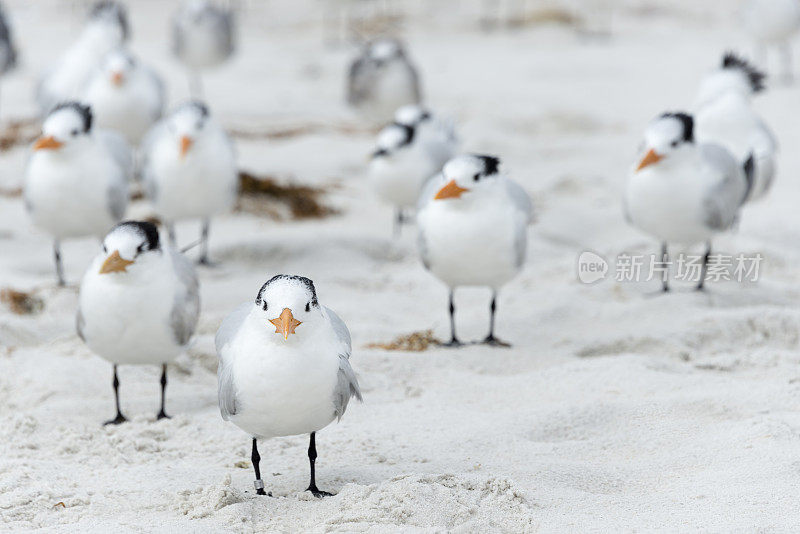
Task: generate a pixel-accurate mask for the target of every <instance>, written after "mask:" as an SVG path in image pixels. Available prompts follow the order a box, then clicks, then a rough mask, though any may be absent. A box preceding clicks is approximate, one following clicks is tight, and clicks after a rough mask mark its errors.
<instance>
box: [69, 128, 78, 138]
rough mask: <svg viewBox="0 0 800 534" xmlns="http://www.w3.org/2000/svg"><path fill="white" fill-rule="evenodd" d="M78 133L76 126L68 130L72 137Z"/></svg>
mask: <svg viewBox="0 0 800 534" xmlns="http://www.w3.org/2000/svg"><path fill="white" fill-rule="evenodd" d="M79 133H80V132H79V131H78V129H77V128H76V129H74V130H72V131H71V132H70V134H71V135H72V137H75V136H76V135H78V134H79Z"/></svg>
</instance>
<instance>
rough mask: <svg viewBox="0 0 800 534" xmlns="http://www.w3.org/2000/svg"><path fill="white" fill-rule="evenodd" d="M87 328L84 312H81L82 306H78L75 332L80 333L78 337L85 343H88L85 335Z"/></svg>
mask: <svg viewBox="0 0 800 534" xmlns="http://www.w3.org/2000/svg"><path fill="white" fill-rule="evenodd" d="M85 327H86V320H85V319H84V318H83V312H82V311H81V307H80V305H78V312H77V313H76V314H75V331H76V332H77V333H78V337H79V338H81V339H82V340H83V341H86V336H85V335H84V333H83V329H84V328H85Z"/></svg>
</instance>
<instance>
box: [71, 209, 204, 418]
mask: <svg viewBox="0 0 800 534" xmlns="http://www.w3.org/2000/svg"><path fill="white" fill-rule="evenodd" d="M78 302H79V304H78V312H77V319H76V325H77V330H78V335H79V336H80V338H81V339H83V340H84V341H85V342H86V344H87V345H88V346H89V348H90V349H91V350H92V352H94V353H95V354H97V355H98V356H100V357H102V358H104V359H106V360H108V361H109V362H111V363H112V364H113V365H114V380H113V386H114V400H115V404H116V409H117V415H116V417H115V418H114V419H111V420H110V421H107V422H106V424H119V423H122V422H124V421H126V418H125V416H124V415H122V411H121V410H120V403H119V378H118V376H117V366H118V365H128V364H134V365H160V366H161V410H160V411H159V413H158V416H157V418H158V419H163V418H165V417H169V416H168V415H167V414H166V412H165V411H164V404H165V394H166V387H167V364H168V363H170V362H171V361H173V360H174V359H175V358H176V357H177V356H178V355H179V354H180V353H181V352H182V351H183V350H185V348H186V346H187V344H188V343H189V340H190V339H191V337H192V334H193V333H194V331H195V328H196V326H197V319H198V317H199V314H200V296H199V289H198V282H197V276H196V274H195V272H194V268H193V267H192V264H191V262H190V261H189V260H187V259H186V258H185V257H184V256H183V255H182V254H181V253H180V252H178V251H176V250H175V249H173V248H167V247H163V246H162V245H161V241H160V239H159V236H158V230H157V229H156V227H155V226H154V225H153V224H152V223H148V222H138V221H127V222H123V223H120V224H118V225H117V226H115V227H114V229H113V230H111V232H109V233H108V235H107V236H106V237H105V239H104V240H103V250H102V252H100V253H99V254H98V255H97V256H96V257H95V259H94V260H93V261H92V264H91V265H90V266H89V269H88V270H87V271H86V274H85V275H84V277H83V281H82V282H81V288H80V295H79V297H78Z"/></svg>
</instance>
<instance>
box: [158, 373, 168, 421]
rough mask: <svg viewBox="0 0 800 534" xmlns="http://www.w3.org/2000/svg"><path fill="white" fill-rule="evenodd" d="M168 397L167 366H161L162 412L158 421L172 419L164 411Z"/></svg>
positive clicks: (159, 413)
mask: <svg viewBox="0 0 800 534" xmlns="http://www.w3.org/2000/svg"><path fill="white" fill-rule="evenodd" d="M166 395H167V364H166V363H165V364H162V365H161V411H160V412H158V416H157V417H156V419H169V418H170V417H169V416H168V415H167V414H166V412H165V411H164V402H165V400H166Z"/></svg>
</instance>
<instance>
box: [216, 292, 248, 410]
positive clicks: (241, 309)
mask: <svg viewBox="0 0 800 534" xmlns="http://www.w3.org/2000/svg"><path fill="white" fill-rule="evenodd" d="M252 307H253V303H252V302H245V303H244V304H240V305H239V306H237V307H236V309H235V310H233V312H231V313H230V314H229V315H228V316H227V317H225V319H224V320H223V321H222V324H221V325H220V327H219V330H217V335H216V337H215V338H214V345H215V346H216V349H217V356H218V357H219V365H218V366H217V400H218V401H219V412H220V414H222V418H223V419H224V420H226V421H227V420H228V419H230V418H231V416H232V415H235V414H236V388H235V384H234V381H233V365H232V364H233V362H232V360H231V358H230V357H228V356H226V351H225V350H224V349H225V346H226V345H227V344H228V342H230V340H232V339H233V338H234V336H235V335H236V332H238V331H239V328H241V326H242V324H243V323H244V320H245V319H246V318H247V315H248V314H249V313H250V310H251V309H252Z"/></svg>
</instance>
